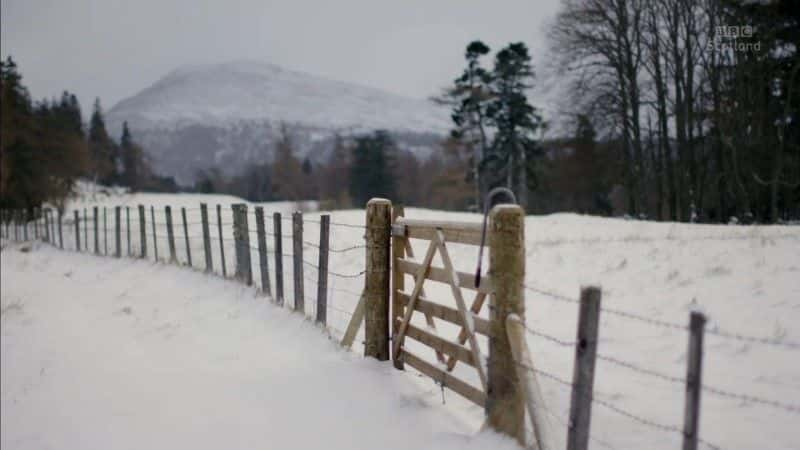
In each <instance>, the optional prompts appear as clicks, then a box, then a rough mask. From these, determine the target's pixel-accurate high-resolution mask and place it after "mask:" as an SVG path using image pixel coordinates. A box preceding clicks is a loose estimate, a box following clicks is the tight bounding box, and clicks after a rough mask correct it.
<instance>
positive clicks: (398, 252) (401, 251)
mask: <svg viewBox="0 0 800 450" xmlns="http://www.w3.org/2000/svg"><path fill="white" fill-rule="evenodd" d="M403 216H405V209H404V208H403V205H394V207H393V208H392V224H394V222H395V221H396V220H397V218H398V217H403ZM405 247H406V245H405V237H404V236H399V235H395V236H393V237H392V267H397V261H399V260H401V259H403V258H405V256H406V248H405ZM405 278H406V277H405V274H404V273H403V272H400V271H399V270H393V271H392V310H391V320H390V321H389V326H391V327H392V339H394V336H396V335H397V332H398V330H397V327H398V320H400V319H402V318H403V314H404V312H405V309H404V308H403V303H402V300H401V299H400V293H401V292H403V290H404V289H405V281H406V280H405ZM392 362H393V363H394V367H395V368H396V369H398V370H403V367H404V364H403V359H402V358H394V360H393V361H392Z"/></svg>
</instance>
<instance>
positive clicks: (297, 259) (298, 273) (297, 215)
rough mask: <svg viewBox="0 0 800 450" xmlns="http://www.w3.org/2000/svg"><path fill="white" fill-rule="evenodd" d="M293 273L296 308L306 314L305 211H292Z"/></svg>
mask: <svg viewBox="0 0 800 450" xmlns="http://www.w3.org/2000/svg"><path fill="white" fill-rule="evenodd" d="M292 261H293V263H294V264H293V266H292V269H293V270H292V275H294V310H295V311H300V312H301V313H303V314H305V312H306V301H305V278H304V277H303V213H301V212H300V211H295V212H293V213H292Z"/></svg>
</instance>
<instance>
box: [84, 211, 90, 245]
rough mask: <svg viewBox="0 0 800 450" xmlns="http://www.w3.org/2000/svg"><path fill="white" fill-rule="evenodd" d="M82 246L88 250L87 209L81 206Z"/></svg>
mask: <svg viewBox="0 0 800 450" xmlns="http://www.w3.org/2000/svg"><path fill="white" fill-rule="evenodd" d="M83 246H84V247H85V248H86V251H87V252H89V211H87V209H86V208H83Z"/></svg>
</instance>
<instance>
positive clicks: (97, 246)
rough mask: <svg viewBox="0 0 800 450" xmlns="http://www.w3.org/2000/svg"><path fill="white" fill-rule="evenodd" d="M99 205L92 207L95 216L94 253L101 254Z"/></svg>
mask: <svg viewBox="0 0 800 450" xmlns="http://www.w3.org/2000/svg"><path fill="white" fill-rule="evenodd" d="M98 211H99V209H98V207H97V206H93V207H92V217H94V253H95V255H99V254H100V225H99V223H100V214H99V212H98Z"/></svg>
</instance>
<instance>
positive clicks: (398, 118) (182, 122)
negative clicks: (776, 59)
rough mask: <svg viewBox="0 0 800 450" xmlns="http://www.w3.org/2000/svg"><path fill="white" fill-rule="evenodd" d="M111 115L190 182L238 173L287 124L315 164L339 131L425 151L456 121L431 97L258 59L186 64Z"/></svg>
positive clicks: (264, 156)
mask: <svg viewBox="0 0 800 450" xmlns="http://www.w3.org/2000/svg"><path fill="white" fill-rule="evenodd" d="M107 120H108V124H109V130H110V132H111V133H112V134H113V135H115V136H118V135H119V133H120V130H121V126H122V123H123V122H124V121H127V122H128V124H129V126H130V127H131V129H132V131H133V133H134V136H135V137H136V138H137V140H139V141H140V142H141V143H142V144H143V145H144V147H145V149H146V150H147V152H148V154H149V155H150V157H151V159H153V161H154V163H155V164H154V166H155V167H156V168H157V170H159V171H160V172H161V173H162V174H166V175H174V176H176V177H177V178H178V180H179V181H180V182H183V183H187V182H190V181H191V180H192V179H193V178H194V175H195V174H194V172H195V171H196V170H198V169H203V168H208V167H212V166H217V167H220V168H221V169H223V171H226V172H228V173H231V172H235V170H237V169H238V168H241V167H243V166H244V165H245V164H246V163H248V162H264V161H265V160H270V159H271V157H272V147H273V142H274V141H275V140H276V138H277V136H278V134H279V131H280V127H281V125H282V124H285V125H286V126H287V127H288V129H289V130H290V131H291V134H292V137H293V138H294V141H295V143H296V145H297V147H298V148H297V150H298V153H299V155H300V156H303V157H304V156H310V157H311V159H312V160H319V159H321V158H324V157H325V156H326V152H327V150H329V149H330V147H331V146H332V138H333V136H334V134H336V133H340V134H343V135H352V134H354V133H360V132H368V131H371V130H375V129H386V130H389V131H391V132H393V134H394V135H395V137H396V138H397V139H398V141H399V143H400V145H401V147H402V148H404V149H407V150H410V151H414V152H415V153H417V154H419V155H420V156H426V155H427V154H429V153H430V151H431V149H432V147H433V145H435V143H436V141H437V140H438V136H442V135H444V134H445V133H446V131H447V128H448V126H449V114H448V112H447V110H446V109H443V108H441V107H438V106H436V105H434V104H433V103H431V102H429V101H427V100H422V99H412V98H407V97H402V96H399V95H395V94H391V93H388V92H384V91H380V90H377V89H373V88H368V87H364V86H358V85H355V84H350V83H344V82H339V81H332V80H328V79H325V78H320V77H317V76H313V75H309V74H305V73H302V72H296V71H291V70H287V69H284V68H281V67H279V66H276V65H273V64H268V63H262V62H252V61H245V62H242V61H240V62H232V63H225V64H212V65H197V66H187V67H182V68H179V69H177V70H175V71H173V72H171V73H170V74H168V75H166V76H164V77H163V78H161V79H160V80H158V81H157V82H156V83H154V84H153V85H152V86H150V87H148V88H146V89H144V90H142V91H141V92H139V93H137V94H135V95H134V96H132V97H130V98H127V99H124V100H122V101H120V102H119V103H118V104H116V105H115V106H114V107H113V108H111V110H109V112H108V115H107Z"/></svg>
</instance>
